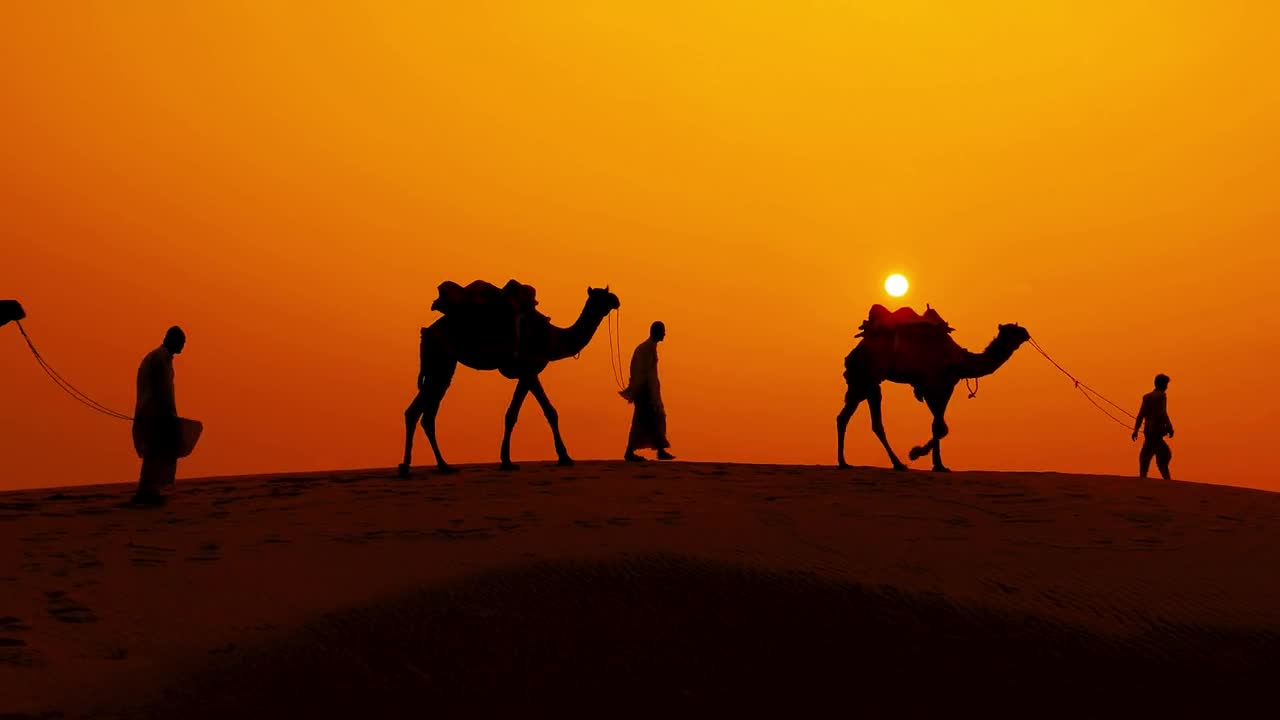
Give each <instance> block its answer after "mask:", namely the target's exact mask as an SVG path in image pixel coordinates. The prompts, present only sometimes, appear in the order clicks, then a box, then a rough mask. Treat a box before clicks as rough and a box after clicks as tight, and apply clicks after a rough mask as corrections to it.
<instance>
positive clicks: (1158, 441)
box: [1133, 373, 1173, 480]
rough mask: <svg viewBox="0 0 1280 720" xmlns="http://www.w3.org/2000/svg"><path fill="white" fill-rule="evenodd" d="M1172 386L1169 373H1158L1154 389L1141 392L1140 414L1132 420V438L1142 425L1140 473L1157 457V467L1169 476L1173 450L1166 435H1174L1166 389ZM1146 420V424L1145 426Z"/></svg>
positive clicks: (1163, 474) (1146, 469)
mask: <svg viewBox="0 0 1280 720" xmlns="http://www.w3.org/2000/svg"><path fill="white" fill-rule="evenodd" d="M1168 387H1169V376H1168V375H1165V374H1164V373H1161V374H1159V375H1156V381H1155V389H1154V390H1152V391H1151V392H1149V393H1147V394H1146V395H1143V396H1142V408H1141V409H1140V410H1138V418H1137V420H1136V421H1135V422H1134V424H1133V439H1134V440H1137V439H1138V428H1140V427H1141V428H1142V432H1143V436H1144V437H1143V441H1142V450H1140V451H1138V475H1139V476H1140V477H1146V476H1147V471H1148V470H1149V469H1150V468H1151V458H1153V457H1154V458H1155V459H1156V468H1158V469H1159V470H1160V476H1161V477H1163V478H1164V479H1165V480H1168V479H1169V461H1170V460H1171V459H1172V458H1173V451H1172V450H1170V449H1169V443H1167V442H1165V441H1164V439H1165V437H1166V436H1168V437H1173V422H1172V421H1170V420H1169V400H1168V398H1167V397H1166V396H1165V390H1166V389H1168ZM1144 424H1145V427H1144Z"/></svg>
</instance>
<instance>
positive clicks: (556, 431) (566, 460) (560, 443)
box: [529, 376, 573, 465]
mask: <svg viewBox="0 0 1280 720" xmlns="http://www.w3.org/2000/svg"><path fill="white" fill-rule="evenodd" d="M529 391H530V392H532V393H533V399H534V400H537V401H538V405H540V406H541V407H542V414H543V415H545V416H546V417H547V424H548V425H550V426H551V437H552V438H553V439H554V440H555V443H556V457H557V458H558V462H559V463H560V464H561V465H572V464H573V458H570V457H569V451H568V450H567V449H566V448H565V446H564V439H563V438H561V437H560V414H559V413H557V412H556V409H555V407H554V406H553V405H552V404H551V398H549V397H547V391H546V390H544V389H542V380H540V379H538V378H537V377H536V376H535V377H534V378H533V379H532V380H530V381H529Z"/></svg>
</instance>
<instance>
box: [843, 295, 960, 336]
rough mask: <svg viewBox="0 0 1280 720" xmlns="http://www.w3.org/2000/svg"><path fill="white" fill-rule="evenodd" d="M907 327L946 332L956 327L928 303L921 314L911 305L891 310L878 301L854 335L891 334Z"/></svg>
mask: <svg viewBox="0 0 1280 720" xmlns="http://www.w3.org/2000/svg"><path fill="white" fill-rule="evenodd" d="M907 327H917V328H928V329H930V330H933V331H938V332H944V333H950V332H951V331H952V330H953V329H954V328H952V327H951V326H950V325H949V324H947V321H946V320H943V319H942V316H941V315H939V314H938V311H937V310H934V309H933V308H932V307H930V306H928V305H925V311H924V314H923V315H921V314H920V313H917V312H916V311H915V309H913V308H911V307H901V308H898V309H897V310H894V311H893V312H890V311H889V309H888V308H886V307H885V306H883V305H880V304H879V303H877V304H875V305H872V306H871V311H870V312H869V313H867V319H866V320H864V321H863V322H862V324H861V325H859V326H858V331H859V332H858V334H857V335H855V336H854V337H864V336H867V335H877V334H881V333H883V334H889V333H894V332H897V331H898V330H901V329H903V328H907Z"/></svg>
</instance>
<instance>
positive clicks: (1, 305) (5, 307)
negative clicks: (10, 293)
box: [0, 300, 27, 325]
mask: <svg viewBox="0 0 1280 720" xmlns="http://www.w3.org/2000/svg"><path fill="white" fill-rule="evenodd" d="M26 316H27V313H26V312H24V311H23V309H22V303H19V302H18V301H17V300H0V325H4V324H6V323H8V322H9V321H11V320H21V319H23V318H25V317H26Z"/></svg>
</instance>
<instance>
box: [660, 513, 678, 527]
mask: <svg viewBox="0 0 1280 720" xmlns="http://www.w3.org/2000/svg"><path fill="white" fill-rule="evenodd" d="M658 522H660V523H662V524H663V525H679V524H680V523H682V522H684V513H682V512H680V511H679V510H662V511H660V512H659V513H658Z"/></svg>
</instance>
